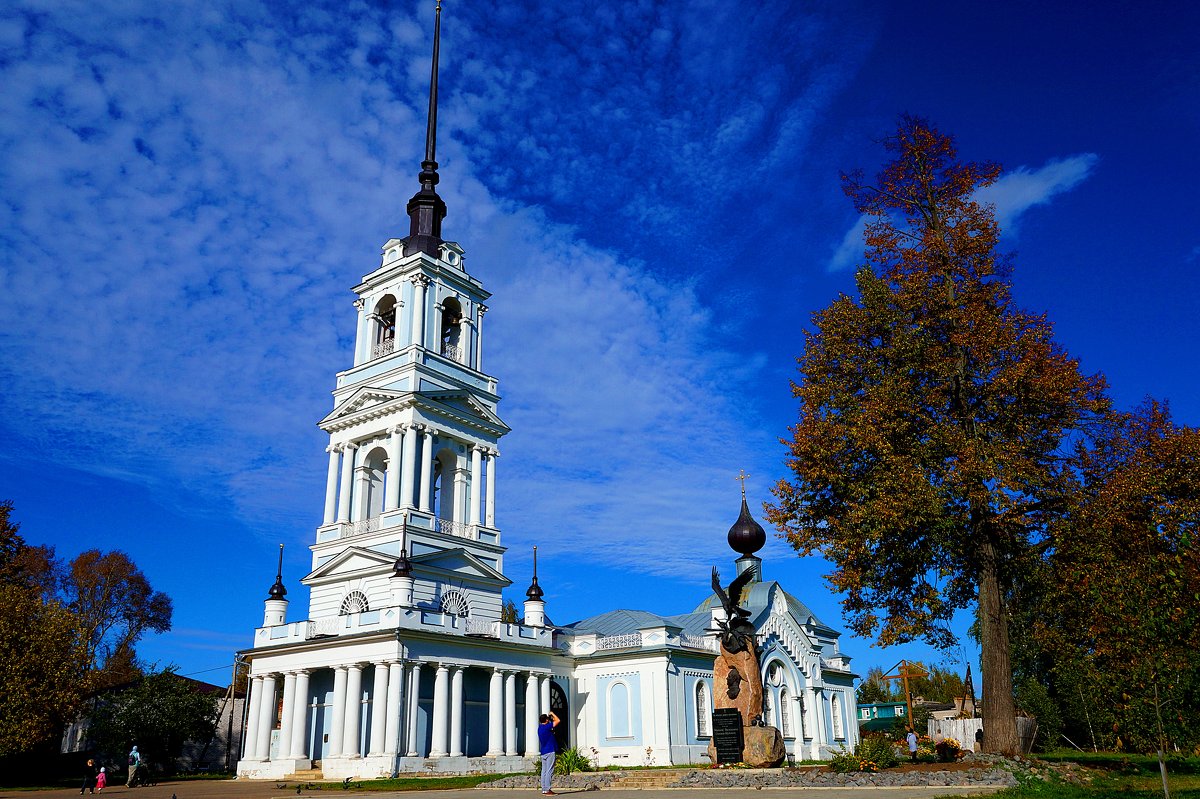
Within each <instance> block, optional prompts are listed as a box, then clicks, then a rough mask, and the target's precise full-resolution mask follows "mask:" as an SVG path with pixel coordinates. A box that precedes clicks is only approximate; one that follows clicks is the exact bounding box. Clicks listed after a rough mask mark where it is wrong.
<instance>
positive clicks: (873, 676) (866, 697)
mask: <svg viewBox="0 0 1200 799" xmlns="http://www.w3.org/2000/svg"><path fill="white" fill-rule="evenodd" d="M855 694H856V697H857V699H858V704H860V705H867V704H871V703H873V702H891V701H893V698H892V689H891V687H890V686H888V684H887V682H886V681H884V679H883V669H881V668H880V667H879V666H872V667H871V668H869V669H867V676H866V677H864V678H863V679H862V682H860V683H859V684H858V688H857V690H856V691H855Z"/></svg>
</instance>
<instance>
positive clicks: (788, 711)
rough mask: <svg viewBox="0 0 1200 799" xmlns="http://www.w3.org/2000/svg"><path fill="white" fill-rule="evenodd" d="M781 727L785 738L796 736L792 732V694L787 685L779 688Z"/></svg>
mask: <svg viewBox="0 0 1200 799" xmlns="http://www.w3.org/2000/svg"><path fill="white" fill-rule="evenodd" d="M779 729H780V731H781V732H782V733H783V737H784V738H795V737H796V735H795V733H793V732H792V696H791V694H789V693H788V689H787V686H786V685H785V686H783V687H782V688H780V689H779Z"/></svg>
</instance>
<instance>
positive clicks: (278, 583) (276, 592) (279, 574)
mask: <svg viewBox="0 0 1200 799" xmlns="http://www.w3.org/2000/svg"><path fill="white" fill-rule="evenodd" d="M286 596H287V589H286V588H284V587H283V544H280V545H279V568H278V569H276V571H275V585H273V586H271V590H270V591H268V592H267V599H283V598H284V597H286Z"/></svg>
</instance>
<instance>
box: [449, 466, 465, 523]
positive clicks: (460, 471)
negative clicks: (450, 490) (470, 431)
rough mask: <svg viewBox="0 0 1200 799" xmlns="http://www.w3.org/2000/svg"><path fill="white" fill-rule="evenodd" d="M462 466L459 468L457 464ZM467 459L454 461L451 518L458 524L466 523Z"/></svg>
mask: <svg viewBox="0 0 1200 799" xmlns="http://www.w3.org/2000/svg"><path fill="white" fill-rule="evenodd" d="M460 463H461V464H462V466H459V464H460ZM466 463H467V459H466V457H465V456H463V457H462V458H455V459H454V507H453V508H451V511H450V512H451V518H452V519H454V521H456V522H458V523H459V524H466V523H467V475H468V474H469V473H468V471H467V466H466Z"/></svg>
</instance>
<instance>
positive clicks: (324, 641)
mask: <svg viewBox="0 0 1200 799" xmlns="http://www.w3.org/2000/svg"><path fill="white" fill-rule="evenodd" d="M440 21H441V9H440V7H439V8H438V12H437V22H436V23H435V27H434V45H433V70H432V78H431V87H430V101H429V127H428V135H427V138H426V153H425V160H424V161H423V162H422V164H421V172H420V176H419V178H420V184H421V188H420V190H419V191H418V192H417V193H416V194H415V195H414V196H413V198H412V199H411V200H410V201H409V203H408V207H407V211H408V215H409V217H410V228H409V235H408V236H407V237H406V238H402V239H397V238H393V239H390V240H388V241H387V242H386V243H385V244H384V245H383V254H382V259H381V263H380V264H379V266H378V267H377V268H375V269H374V270H373V271H371V272H370V273H369V274H367V275H365V276H364V277H363V279H362V281H361V282H360V283H359V284H358V285H357V286H355V287H354V288H353V291H354V293H355V294H356V295H357V299H356V300H355V303H354V305H355V307H356V308H357V331H358V332H357V343H356V346H355V350H354V364H353V366H352V367H351V368H349V369H347V370H345V371H342V372H339V373H338V374H337V376H336V385H335V388H334V391H333V410H332V411H331V412H330V413H329V414H328V415H327V416H326V417H325V418H324V419H322V420H321V421H320V427H321V429H322V430H324V431H325V432H327V433H328V434H329V447H328V448H327V452H328V453H329V468H328V474H327V482H326V490H325V512H324V519H323V522H322V524H321V525H320V526H319V527H318V528H317V530H316V539H315V542H314V543H313V545H312V547H311V549H312V570H311V571H310V572H309V573H308V574H307V575H306V576H305V577H303V578H302V579H301V581H300V582H301V583H303V585H304V586H306V587H307V588H308V590H309V607H308V615H307V618H303V619H292V618H289V612H288V606H289V602H288V599H287V590H286V588H285V586H284V583H283V578H282V573H280V574H279V575H278V577H277V579H276V582H275V584H274V585H273V586H272V587H271V589H270V592H269V596H268V598H267V600H266V602H265V613H264V616H263V624H262V626H261V627H259V628H258V629H257V630H255V632H254V640H253V645H252V646H251V647H250V648H249V649H246V650H243V651H242V652H241V653H240V656H241V657H243V658H244V659H245V661H247V662H248V664H249V668H250V694H249V700H248V705H249V709H248V712H247V717H246V730H245V735H244V738H243V740H244V741H245V745H244V751H243V752H242V756H241V759H240V760H239V761H238V766H237V771H238V775H239V776H240V777H244V778H251V779H281V778H283V777H286V776H288V775H291V774H296V773H298V772H300V773H307V774H308V775H313V770H319V771H320V772H321V775H322V777H323V778H325V779H342V778H346V777H354V778H370V777H380V776H389V775H392V774H396V773H400V772H422V773H428V772H443V773H468V772H514V771H523V770H528V769H529V768H530V767H531V765H532V760H531V759H532V758H534V757H536V755H537V736H536V733H535V729H536V722H537V716H538V714H540V713H542V712H546V711H548V710H553V711H554V712H556V713H557V714H558V716H559V717H560V718H561V719H562V720H563V721H562V724H560V725H559V728H558V730H557V732H558V733H559V738H560V749H561V748H564V747H568V746H574V747H578V748H579V749H580V750H581V751H583V752H584V753H586V754H588V755H589V756H592V757H594V758H595V759H596V760H598V761H599V763H600V764H601V765H610V764H626V765H631V766H632V765H647V764H648V765H668V764H689V763H707V762H708V760H707V757H706V754H705V751H706V748H707V746H708V743H709V739H710V735H711V715H710V714H711V709H712V707H713V694H712V691H713V686H712V672H713V660H714V658H715V656H716V652H717V642H716V639H715V638H714V637H713V636H712V634H711V633H710V628H712V627H713V626H714V625H713V615H714V613H720V612H721V610H720V603H719V602H717V600H716V598H715V596H712V595H710V596H708V597H700V598H698V599H699V601H698V603H697V606H696V607H695V608H694V609H692V610H691V611H690V612H685V613H681V614H679V615H672V616H660V615H657V614H655V613H650V612H646V611H641V610H610V611H607V612H603V613H599V614H597V615H595V616H593V617H591V618H588V619H584V620H582V621H579V622H576V623H574V624H569V625H566V626H558V625H554V624H551V623H550V621H549V619H548V616H547V613H546V608H545V603H544V601H543V592H542V589H541V588H540V587H539V585H538V580H537V571H536V569H537V567H536V553H535V561H534V564H535V565H534V574H533V577H532V582H531V584H530V586H529V588H528V591H527V592H526V596H527V601H525V603H524V617H523V618H522V619H520V620H519V621H511V622H509V621H503V620H502V619H501V615H502V614H501V611H502V597H501V592H502V591H503V590H504V589H505V588H506V587H508V586H510V585H512V580H510V579H509V578H508V577H506V576H505V571H504V553H505V551H506V547H505V545H504V541H503V537H502V535H501V531H500V530H499V529H497V527H496V513H495V509H496V502H497V483H496V475H497V470H496V469H497V467H496V462H497V456H498V455H499V442H500V439H501V438H502V437H503V436H504V435H505V434H506V433H507V432H509V428H508V426H507V425H505V423H504V422H503V421H502V420H501V418H500V416H499V415H498V413H497V405H498V403H499V399H500V397H499V394H498V393H497V379H496V378H495V377H494V376H492V375H490V374H488V372H487V371H486V366H485V363H484V346H483V341H484V324H483V321H484V315H485V314H486V313H487V311H488V306H487V305H486V304H485V303H487V302H488V300H489V299H490V297H491V295H490V294H489V293H488V291H487V290H486V289H485V288H484V285H483V283H482V282H481V281H480V279H479V278H478V277H476V276H475V275H472V274H470V273H469V272H468V271H467V266H466V257H465V253H464V251H463V249H462V248H461V247H460V246H459V245H458V244H457V243H455V242H452V241H444V240H443V239H442V235H441V232H442V220H443V218H444V217H445V215H446V206H445V203H444V202H443V201H442V199H441V197H439V196H438V194H437V191H436V186H437V183H438V174H437V162H436V160H435V134H436V108H437V77H438V69H437V67H438V42H439V36H440ZM729 541H730V543H731V545H733V546H734V547H735V548H736V549H737V550H738V552H739V553H740V555H741V557H739V558H737V561H736V569H737V571H738V572H739V573H740V572H741V571H743V570H745V569H754V570H755V572H756V581H755V582H754V583H752V584H751V587H750V588H749V589H748V591H747V594H748V596H747V597H746V598H745V599H744V601H743V605H744V606H745V607H747V608H748V609H749V610H750V611H751V613H752V617H751V620H752V621H753V623H754V625H755V628H756V629H757V630H758V640H759V647H760V651H761V658H762V663H761V665H762V673H763V677H764V682H765V684H766V685H765V694H764V716H765V717H766V718H765V719H764V721H765V722H766V723H767V724H770V725H773V726H775V727H777V728H778V729H779V730H780V731H781V732H782V733H783V737H784V739H785V742H786V747H787V751H788V756H789V758H790V759H793V760H802V759H813V758H822V757H827V756H828V755H829V754H830V752H831V751H832V750H834V749H837V748H838V747H840V746H843V745H845V746H850V747H852V746H853V745H854V744H855V743H856V742H857V737H858V728H857V724H856V723H855V717H854V716H855V714H854V708H855V704H854V693H853V680H854V677H855V675H854V674H853V673H851V671H850V667H849V658H848V657H846V656H845V655H843V654H841V652H840V650H839V647H838V637H839V633H838V632H837V631H835V630H833V629H832V628H830V627H828V626H827V625H825V624H823V623H822V622H821V621H820V620H818V619H817V618H816V617H815V616H814V615H813V614H812V612H811V611H810V610H809V609H808V608H807V607H806V606H805V605H804V603H803V602H802V601H800V600H799V599H797V598H796V597H795V596H793V595H791V594H789V593H787V592H786V591H785V590H784V589H783V587H782V586H780V585H779V584H778V583H777V582H767V581H763V580H762V564H761V561H760V559H759V558H758V557H756V556H755V555H754V552H755V551H757V550H758V549H759V548H760V547H761V546H762V545H763V543H764V542H765V532H764V531H763V530H762V527H761V526H759V525H758V524H757V522H755V521H754V520H753V518H752V517H751V515H750V512H749V509H748V507H747V505H746V501H745V497H744V495H743V498H742V507H741V514H740V516H739V518H738V520H737V522H736V523H735V524H734V526H733V528H732V529H731V530H730V531H729ZM593 750H594V752H593ZM314 776H315V775H314Z"/></svg>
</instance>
